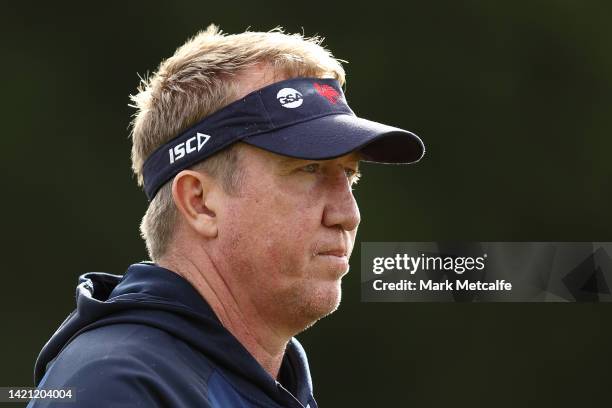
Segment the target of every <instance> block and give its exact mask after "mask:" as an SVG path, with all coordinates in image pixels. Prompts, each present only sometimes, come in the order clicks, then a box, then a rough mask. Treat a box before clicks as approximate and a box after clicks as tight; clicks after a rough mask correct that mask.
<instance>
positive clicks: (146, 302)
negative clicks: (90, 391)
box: [34, 263, 312, 402]
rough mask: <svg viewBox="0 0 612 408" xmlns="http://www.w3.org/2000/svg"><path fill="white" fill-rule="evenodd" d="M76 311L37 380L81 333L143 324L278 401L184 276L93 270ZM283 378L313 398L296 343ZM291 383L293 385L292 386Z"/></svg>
mask: <svg viewBox="0 0 612 408" xmlns="http://www.w3.org/2000/svg"><path fill="white" fill-rule="evenodd" d="M76 305H77V306H76V310H74V311H73V312H72V313H71V314H70V315H69V316H68V317H67V318H66V319H65V320H64V322H63V323H62V324H61V325H60V327H59V328H58V329H57V330H56V332H55V333H54V334H53V336H52V337H51V338H50V339H49V341H48V342H47V343H46V344H45V345H44V347H43V349H42V350H41V352H40V354H39V356H38V358H37V360H36V364H35V367H34V380H35V383H36V384H37V385H38V383H39V382H40V381H41V379H42V378H43V376H44V374H45V372H46V370H47V368H48V367H49V366H50V363H52V362H53V361H54V359H55V358H56V357H57V356H58V355H59V354H60V352H61V351H62V350H63V349H64V347H66V345H67V344H69V343H70V342H71V341H72V340H73V339H74V338H75V337H76V336H78V335H79V334H80V333H82V332H84V331H87V330H91V329H93V328H97V327H101V326H105V325H111V324H118V323H138V324H143V325H149V326H152V327H155V328H158V329H162V330H165V331H167V332H168V333H170V334H172V335H173V336H174V337H176V338H179V339H181V340H182V341H184V342H185V343H187V344H189V345H190V346H191V347H193V348H195V349H197V350H199V351H200V352H202V353H203V354H204V355H206V356H207V357H208V358H209V359H210V360H211V361H212V362H214V363H215V364H217V365H218V366H219V367H222V368H223V369H224V370H226V372H229V373H231V374H232V377H233V378H235V380H236V381H238V382H240V383H242V385H243V386H251V387H252V386H255V387H257V388H258V389H260V390H263V391H264V392H266V393H267V394H269V395H270V396H272V397H273V398H274V395H275V394H276V393H277V392H278V384H279V383H278V382H277V381H276V380H275V379H274V378H272V377H271V376H270V375H269V374H268V373H267V372H266V371H265V370H264V369H263V368H262V367H261V365H260V364H259V363H258V362H257V361H256V360H255V359H254V358H253V357H252V356H251V354H250V353H249V352H248V351H247V350H246V349H245V348H244V347H243V346H242V344H241V343H240V342H239V341H238V340H237V339H236V338H235V337H234V336H233V335H232V334H231V333H230V332H229V331H228V330H227V329H225V328H224V327H223V325H222V324H221V322H220V321H219V319H218V318H217V316H216V315H215V313H214V312H213V310H212V309H211V307H210V306H209V305H208V303H206V301H205V300H204V299H203V298H202V296H201V295H200V294H199V293H198V292H197V291H196V289H195V288H194V287H193V286H191V284H190V283H189V282H188V281H187V280H185V279H184V278H183V277H181V276H180V275H178V274H176V273H174V272H172V271H169V270H167V269H164V268H161V267H159V266H157V265H155V264H152V263H139V264H134V265H132V266H130V267H129V268H128V270H127V272H126V273H125V275H123V276H121V275H113V274H109V273H103V272H90V273H86V274H84V275H81V276H80V277H79V281H78V285H77V288H76ZM279 378H280V379H281V381H282V382H283V384H282V385H283V386H284V388H287V389H290V390H291V391H292V393H293V394H294V396H295V397H296V398H297V399H298V400H299V401H301V402H305V401H308V399H309V398H310V395H312V381H311V378H310V371H309V368H308V362H307V359H306V354H305V352H304V350H303V349H302V346H301V345H300V344H299V342H298V341H297V340H296V339H291V341H290V342H289V344H288V346H287V350H286V352H285V357H284V359H283V363H282V366H281V371H280V374H279ZM286 381H290V382H291V383H292V384H286V383H285V382H286Z"/></svg>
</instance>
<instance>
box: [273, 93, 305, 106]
mask: <svg viewBox="0 0 612 408" xmlns="http://www.w3.org/2000/svg"><path fill="white" fill-rule="evenodd" d="M276 99H278V101H279V102H280V104H281V105H282V106H283V107H284V108H297V107H298V106H300V105H301V104H302V102H304V97H303V96H302V94H301V93H299V92H298V91H296V90H295V89H293V88H283V89H281V90H280V91H278V93H277V94H276Z"/></svg>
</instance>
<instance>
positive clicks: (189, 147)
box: [168, 132, 210, 164]
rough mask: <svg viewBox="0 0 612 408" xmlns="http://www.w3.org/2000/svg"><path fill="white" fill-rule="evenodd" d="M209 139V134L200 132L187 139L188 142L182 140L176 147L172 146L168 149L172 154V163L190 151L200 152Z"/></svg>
mask: <svg viewBox="0 0 612 408" xmlns="http://www.w3.org/2000/svg"><path fill="white" fill-rule="evenodd" d="M208 139H210V136H209V135H205V134H204V133H200V132H198V134H197V135H196V136H194V137H191V138H189V139H187V141H186V142H182V143H179V144H177V145H176V146H174V147H171V148H170V149H168V154H170V164H172V163H174V162H175V161H177V160H180V159H182V158H183V157H185V156H186V155H188V154H189V153H193V152H199V151H200V149H201V148H202V147H203V146H204V145H205V144H206V142H208Z"/></svg>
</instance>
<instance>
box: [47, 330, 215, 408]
mask: <svg viewBox="0 0 612 408" xmlns="http://www.w3.org/2000/svg"><path fill="white" fill-rule="evenodd" d="M212 370H213V367H212V365H211V364H210V362H209V361H208V360H207V358H206V357H205V356H202V355H201V354H200V353H198V352H197V351H196V350H194V349H193V348H191V347H190V346H189V345H188V344H186V343H185V342H183V341H181V340H180V339H178V338H176V337H174V336H172V335H171V334H170V333H168V332H166V331H164V330H161V329H157V328H155V327H151V326H146V325H142V324H123V323H122V324H112V325H108V326H102V327H98V328H95V329H92V330H88V331H85V332H83V333H81V334H79V335H78V336H77V337H75V338H74V339H73V340H72V341H71V342H70V343H69V344H68V345H67V346H66V347H65V348H64V349H63V350H62V351H61V353H60V354H59V355H58V357H57V358H56V359H55V360H54V361H53V362H52V363H51V364H50V365H49V367H48V368H47V372H46V374H45V376H44V378H43V380H42V381H41V382H40V384H39V387H41V388H53V387H57V388H60V387H64V388H68V387H70V388H73V389H74V391H75V395H76V398H77V401H79V400H80V401H82V402H83V401H84V400H85V401H87V406H88V407H89V406H91V407H95V406H101V407H102V406H115V405H117V406H122V405H121V404H125V406H147V407H156V406H188V405H189V404H192V403H197V405H198V406H204V407H206V406H207V395H206V390H207V381H208V378H209V376H210V374H211V372H212ZM96 404H97V405H96ZM182 404H187V405H182ZM77 406H78V405H77Z"/></svg>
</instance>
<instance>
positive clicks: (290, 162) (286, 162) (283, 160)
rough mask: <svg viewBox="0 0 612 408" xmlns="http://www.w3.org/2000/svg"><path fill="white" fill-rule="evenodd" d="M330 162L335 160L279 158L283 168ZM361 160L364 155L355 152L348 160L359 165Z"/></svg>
mask: <svg viewBox="0 0 612 408" xmlns="http://www.w3.org/2000/svg"><path fill="white" fill-rule="evenodd" d="M328 160H334V159H298V158H296V157H288V156H281V157H280V158H278V164H279V165H280V166H282V167H289V166H292V165H296V164H298V163H304V162H324V161H328ZM361 160H363V155H362V154H361V153H360V152H353V153H351V156H350V157H348V158H347V161H348V162H356V163H357V165H359V162H360V161H361Z"/></svg>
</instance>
